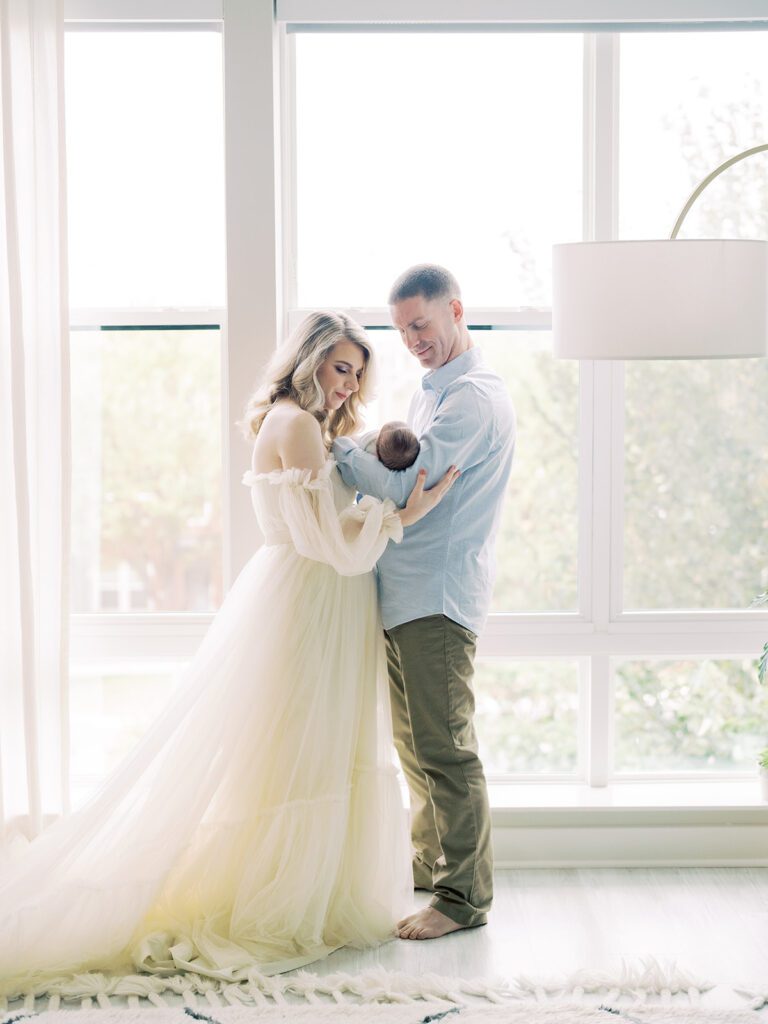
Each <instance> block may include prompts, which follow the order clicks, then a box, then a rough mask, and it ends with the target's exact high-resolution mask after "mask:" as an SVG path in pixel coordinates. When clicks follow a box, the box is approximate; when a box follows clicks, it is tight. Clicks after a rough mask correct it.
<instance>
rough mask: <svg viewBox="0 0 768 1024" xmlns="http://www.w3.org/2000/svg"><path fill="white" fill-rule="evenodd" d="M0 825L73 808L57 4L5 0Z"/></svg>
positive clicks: (0, 187)
mask: <svg viewBox="0 0 768 1024" xmlns="http://www.w3.org/2000/svg"><path fill="white" fill-rule="evenodd" d="M0 102H1V104H2V109H1V110H0V116H1V120H2V135H1V137H0V147H1V149H0V155H1V156H2V159H1V160H0V197H1V198H0V238H1V240H2V248H1V250H0V833H2V834H3V835H4V836H8V835H9V834H10V835H13V834H16V833H22V834H25V835H26V836H28V837H29V838H32V837H33V836H34V835H36V834H37V833H39V832H40V831H41V829H42V828H43V827H44V826H45V824H46V823H47V821H48V820H50V819H51V818H53V817H56V816H58V815H60V814H62V813H64V812H65V811H66V810H67V808H68V761H69V751H68V742H67V735H68V730H67V723H68V701H67V685H68V678H67V660H68V651H67V621H68V601H67V598H68V589H69V580H68V569H69V550H68V548H69V473H70V457H69V408H68V401H69V358H68V329H67V302H66V295H67V289H66V214H65V173H64V171H65V163H64V157H65V154H64V116H63V105H64V90H63V15H62V11H61V3H60V0H0Z"/></svg>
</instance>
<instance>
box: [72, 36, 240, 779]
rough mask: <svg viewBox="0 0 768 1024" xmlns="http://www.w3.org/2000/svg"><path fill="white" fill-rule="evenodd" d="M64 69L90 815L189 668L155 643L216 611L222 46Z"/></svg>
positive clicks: (197, 41)
mask: <svg viewBox="0 0 768 1024" xmlns="http://www.w3.org/2000/svg"><path fill="white" fill-rule="evenodd" d="M65 66H66V123H67V175H68V183H67V184H68V208H69V209H68V219H69V243H70V251H69V271H70V307H71V311H72V312H71V323H72V330H71V395H72V462H73V486H72V524H73V528H72V567H71V596H72V600H71V607H72V612H73V613H74V631H73V658H72V690H71V692H72V701H71V714H72V734H73V751H74V755H73V761H72V775H73V782H74V791H75V797H76V799H80V798H82V797H83V796H84V795H86V794H87V793H88V792H89V791H90V790H91V789H92V788H93V786H94V785H95V784H96V783H97V782H98V780H99V778H100V777H102V776H103V775H104V774H105V773H106V772H107V771H108V770H110V769H111V768H112V767H114V765H115V764H116V763H117V761H118V760H119V759H120V757H121V756H122V755H123V754H124V753H125V752H126V751H127V749H129V747H130V746H131V745H132V744H133V743H134V742H135V741H136V740H137V739H138V738H139V737H140V736H141V735H142V733H143V731H144V729H145V728H146V726H147V725H148V724H149V722H150V721H151V718H152V716H153V715H154V714H155V713H156V712H157V710H158V709H159V707H160V706H161V705H162V703H163V701H164V699H165V697H166V695H167V694H168V693H169V692H170V689H171V687H172V684H173V680H174V678H175V673H176V670H177V669H178V666H179V664H181V663H182V662H183V660H184V659H185V657H186V656H187V655H188V652H187V651H178V650H172V651H171V650H167V649H165V648H164V647H163V646H162V645H161V647H160V650H159V651H157V650H156V649H154V648H153V644H152V636H153V631H154V634H157V632H158V630H160V631H162V630H163V629H164V628H166V627H165V626H164V625H163V624H164V623H169V625H168V627H167V628H171V627H172V622H173V621H174V616H176V617H178V616H179V614H180V613H184V614H186V615H187V617H189V615H190V613H210V612H212V611H213V610H215V609H216V608H217V607H218V605H219V603H220V601H221V598H222V590H223V582H222V580H223V574H222V551H223V540H224V537H223V528H222V476H223V460H222V456H223V446H222V380H223V372H222V351H223V349H224V340H225V337H224V331H223V324H224V321H223V317H222V307H223V306H224V292H225V281H224V159H223V157H224V153H223V136H224V132H223V95H222V50H221V34H220V32H218V31H215V30H200V26H186V27H185V26H184V25H183V24H180V25H179V30H178V31H170V30H168V29H167V26H166V27H165V29H163V30H152V29H151V26H148V27H147V28H146V29H143V28H142V27H141V26H135V25H133V26H132V25H129V24H120V25H115V26H110V27H109V28H108V30H107V29H106V28H105V29H99V28H98V27H97V28H94V27H93V26H82V25H80V26H74V25H73V26H71V30H70V31H68V32H67V34H66V50H65ZM169 620H170V622H169ZM187 632H189V626H187ZM155 647H156V645H155Z"/></svg>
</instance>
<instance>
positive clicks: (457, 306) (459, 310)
mask: <svg viewBox="0 0 768 1024" xmlns="http://www.w3.org/2000/svg"><path fill="white" fill-rule="evenodd" d="M450 305H451V309H452V310H453V322H454V323H456V324H457V323H458V322H459V320H461V318H462V317H463V316H464V306H463V305H462V302H461V299H451V303H450Z"/></svg>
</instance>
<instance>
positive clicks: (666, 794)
mask: <svg viewBox="0 0 768 1024" xmlns="http://www.w3.org/2000/svg"><path fill="white" fill-rule="evenodd" d="M488 791H489V799H490V803H491V809H492V813H493V821H494V824H497V825H509V826H516V825H517V826H519V825H522V824H525V823H528V822H530V823H531V824H537V825H563V826H567V825H579V826H582V825H584V826H588V825H619V824H627V825H641V824H647V825H663V824H677V825H681V824H686V825H693V824H714V823H718V824H723V823H725V822H728V823H730V824H756V825H765V824H768V803H765V802H763V800H762V799H761V792H760V783H759V780H758V778H757V776H755V777H754V778H746V779H745V778H739V779H729V780H723V781H720V780H713V779H707V780H701V781H696V780H684V781H679V782H670V781H660V780H652V781H651V780H644V781H637V780H632V781H627V782H614V783H612V784H611V785H609V786H605V787H600V788H594V787H590V786H587V785H585V784H584V783H579V782H575V783H568V782H553V783H546V784H545V783H536V782H521V783H519V784H513V783H490V784H489V786H488Z"/></svg>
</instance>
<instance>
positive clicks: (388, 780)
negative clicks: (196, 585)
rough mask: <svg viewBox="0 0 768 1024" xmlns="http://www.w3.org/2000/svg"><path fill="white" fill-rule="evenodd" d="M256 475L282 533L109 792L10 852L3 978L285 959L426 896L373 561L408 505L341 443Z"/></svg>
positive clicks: (56, 982) (22, 987)
mask: <svg viewBox="0 0 768 1024" xmlns="http://www.w3.org/2000/svg"><path fill="white" fill-rule="evenodd" d="M244 483H246V484H248V485H249V486H250V487H251V493H252V498H253V504H254V508H255V511H256V515H257V518H258V521H259V525H260V527H261V530H262V532H263V534H264V536H265V538H266V543H265V544H264V546H263V547H261V548H260V549H259V550H258V551H257V553H256V554H255V555H254V556H253V557H252V558H251V560H250V561H249V562H248V564H247V565H246V566H245V568H244V569H243V571H242V572H241V574H240V576H239V577H238V579H237V581H236V582H235V584H234V586H233V587H232V589H231V591H230V593H229V594H228V595H227V597H226V600H225V601H224V603H223V605H222V607H221V609H220V611H219V612H218V614H217V615H216V618H215V620H214V622H213V624H212V625H211V628H210V630H209V631H208V633H207V634H206V636H205V639H204V640H203V642H202V644H201V647H200V649H199V651H198V653H197V654H196V656H195V658H194V659H193V661H192V663H191V665H190V666H189V667H188V668H187V669H186V671H185V673H184V675H183V678H182V679H181V680H180V682H179V685H178V687H177V688H176V690H175V692H174V696H173V697H172V699H171V701H170V703H169V705H168V706H167V707H166V709H165V710H164V712H163V713H162V714H161V716H160V718H159V719H158V721H157V722H156V723H155V724H154V726H153V727H152V728H151V730H150V732H149V734H148V735H147V736H146V738H145V739H144V740H143V741H142V742H141V743H140V744H139V746H138V747H137V748H136V749H135V750H134V752H133V753H132V754H131V755H130V756H129V757H128V758H127V760H126V761H125V762H124V763H123V764H122V765H121V766H120V767H119V769H118V770H117V771H116V772H115V773H114V774H113V775H112V776H111V777H110V778H109V779H108V780H107V782H106V783H105V784H104V785H103V786H102V788H101V790H100V791H99V792H98V793H97V794H96V795H95V796H94V797H93V798H92V799H91V800H90V802H89V803H88V804H86V805H85V806H84V807H83V808H82V809H80V810H79V811H77V812H76V813H75V814H73V815H71V816H70V817H68V818H65V819H62V820H60V821H58V822H57V823H56V824H54V825H53V826H52V827H50V828H49V829H48V830H47V831H46V832H44V833H43V834H42V835H41V836H40V837H38V838H37V839H36V840H34V841H33V842H32V843H31V844H30V845H29V846H28V847H26V849H24V850H23V851H22V853H21V855H20V857H19V856H18V855H17V856H16V857H14V858H10V859H9V857H8V856H7V854H6V857H5V860H4V861H0V863H2V868H0V871H1V872H2V873H1V874H0V993H2V994H5V995H7V996H13V995H15V994H18V993H19V992H29V991H37V992H38V993H40V992H55V991H62V992H65V993H66V994H68V995H76V994H78V993H79V991H80V989H79V988H78V985H79V984H80V982H78V981H77V979H75V978H74V976H75V975H76V974H78V973H80V972H85V971H91V972H93V971H99V972H106V974H107V975H108V977H112V976H115V975H124V974H125V973H133V974H136V973H142V972H148V973H150V974H156V975H161V976H162V975H169V974H178V973H179V972H192V973H194V974H196V975H202V976H203V977H211V978H216V979H221V980H223V981H224V980H229V981H237V980H239V979H243V978H246V977H247V976H248V973H249V971H252V970H253V969H257V970H258V971H259V972H260V973H262V974H273V973H278V972H283V971H286V970H290V969H292V968H295V967H298V966H302V965H305V964H307V963H309V962H311V961H313V960H316V959H318V958H320V957H323V956H324V955H326V954H327V953H329V952H330V951H332V950H333V949H335V948H338V947H340V946H343V945H352V946H356V947H365V946H370V945H373V944H376V943H379V942H381V941H383V940H386V939H387V938H389V937H391V936H392V934H393V926H394V924H395V922H396V921H397V919H398V918H399V917H400V916H402V914H403V913H405V912H406V911H407V909H408V906H409V895H410V893H411V892H412V888H411V886H412V879H411V869H410V850H409V839H408V826H407V820H406V815H405V810H404V808H403V804H402V800H401V795H400V790H399V786H398V782H397V777H396V773H395V768H394V766H393V759H392V736H391V724H390V717H389V703H388V694H387V680H386V665H385V657H384V651H383V640H382V633H381V627H380V623H379V616H378V608H377V603H376V594H375V581H374V578H373V575H372V572H371V570H372V569H373V567H374V565H375V563H376V560H377V558H378V557H379V556H380V555H381V553H382V551H383V549H384V547H385V545H386V544H387V542H388V541H389V540H393V541H395V542H397V541H399V540H400V538H401V536H402V525H401V523H400V519H399V517H398V516H397V514H396V509H395V507H394V506H393V505H392V503H391V502H388V501H387V502H383V503H382V502H378V501H375V500H373V499H370V498H366V499H363V501H362V503H361V504H360V505H355V504H354V503H353V500H352V499H353V496H354V492H352V491H350V490H349V489H348V488H347V487H346V486H345V485H344V483H343V481H342V480H341V476H340V474H339V472H338V470H337V469H336V467H335V464H334V463H333V461H332V460H329V461H328V462H327V463H326V465H325V467H324V469H322V470H321V471H320V473H319V474H318V476H317V478H316V479H310V473H309V472H308V471H302V470H296V469H291V470H285V471H278V472H274V473H269V474H254V473H247V474H246V476H245V477H244ZM57 986H58V989H57ZM81 987H82V990H83V992H84V994H85V995H90V994H92V993H93V985H92V976H91V982H87V980H85V979H84V980H83V981H82V986H81Z"/></svg>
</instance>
